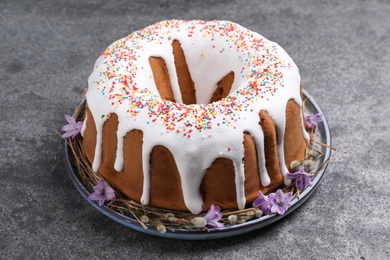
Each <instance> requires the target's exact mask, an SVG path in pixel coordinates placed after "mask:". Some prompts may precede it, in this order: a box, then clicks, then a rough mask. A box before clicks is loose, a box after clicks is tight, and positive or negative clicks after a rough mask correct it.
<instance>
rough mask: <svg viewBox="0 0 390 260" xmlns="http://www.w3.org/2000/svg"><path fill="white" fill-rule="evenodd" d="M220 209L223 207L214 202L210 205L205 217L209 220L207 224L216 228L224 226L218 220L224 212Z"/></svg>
mask: <svg viewBox="0 0 390 260" xmlns="http://www.w3.org/2000/svg"><path fill="white" fill-rule="evenodd" d="M220 211H221V209H220V208H219V207H218V206H214V204H213V205H211V206H210V209H209V211H208V212H207V214H206V216H204V219H205V220H206V221H207V225H209V226H213V227H216V228H220V227H223V226H224V225H223V224H222V223H220V222H218V220H220V219H221V218H222V213H221V212H220Z"/></svg>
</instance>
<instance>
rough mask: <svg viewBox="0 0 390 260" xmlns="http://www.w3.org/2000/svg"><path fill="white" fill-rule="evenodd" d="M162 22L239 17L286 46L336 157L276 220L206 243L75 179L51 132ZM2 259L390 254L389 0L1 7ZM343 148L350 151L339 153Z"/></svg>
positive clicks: (6, 2)
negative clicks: (127, 49) (114, 212)
mask: <svg viewBox="0 0 390 260" xmlns="http://www.w3.org/2000/svg"><path fill="white" fill-rule="evenodd" d="M165 19H205V20H214V19H218V20H231V21H234V22H237V23H239V24H241V25H243V26H245V27H247V28H249V29H251V30H253V31H256V32H259V33H260V34H262V35H263V36H265V37H266V38H268V39H270V40H273V41H275V42H277V43H279V44H280V45H281V46H282V47H283V48H284V49H285V50H286V51H287V52H288V53H289V54H290V56H291V57H292V58H293V59H294V61H295V63H296V64H297V65H298V67H299V68H300V73H301V77H302V84H303V87H304V88H305V89H306V90H307V91H308V93H309V94H310V95H312V96H313V97H314V98H315V99H316V100H317V102H318V103H319V105H320V106H321V108H322V109H323V111H324V114H325V115H326V118H327V120H328V123H329V125H330V129H331V133H332V141H333V145H334V147H335V148H336V149H337V152H335V153H333V155H337V156H336V157H335V158H334V159H333V161H332V162H331V164H330V165H329V167H328V170H327V173H326V175H325V177H324V179H323V181H322V182H321V184H320V185H319V187H318V189H317V190H316V191H315V193H314V194H313V195H312V196H311V197H310V198H309V200H307V201H306V202H305V203H304V204H303V205H302V206H301V207H300V208H298V209H297V210H295V211H294V212H292V213H291V214H289V215H288V216H286V217H285V218H283V219H282V220H280V221H278V222H276V223H275V224H273V225H271V226H268V227H266V228H263V229H260V230H257V231H254V232H250V233H247V234H244V235H240V236H235V237H230V238H224V239H218V240H210V241H187V240H173V239H166V238H160V237H155V236H151V235H148V234H144V233H140V232H137V231H134V230H132V229H129V228H125V227H123V226H122V225H120V224H118V223H116V222H114V221H112V220H111V219H109V218H108V217H106V216H104V215H103V214H101V213H100V212H98V211H97V210H96V209H94V208H93V207H92V206H91V205H90V204H89V203H88V202H87V201H86V200H85V199H83V198H82V197H81V196H80V194H79V192H78V191H77V190H76V188H75V187H74V185H73V184H72V182H71V180H70V178H69V175H68V173H67V170H66V167H65V162H64V158H63V146H62V145H63V143H62V141H61V139H60V138H59V136H58V135H57V134H55V130H57V131H59V130H60V129H61V127H62V126H63V125H64V124H65V123H66V122H65V120H64V114H65V113H72V112H73V110H74V107H75V106H76V105H77V104H78V103H79V101H80V100H81V98H82V94H83V91H84V89H85V88H86V86H87V83H86V82H87V79H88V76H89V74H90V73H91V71H92V68H93V64H94V62H95V60H96V58H97V57H98V56H99V55H100V54H101V53H102V52H103V50H104V49H105V48H106V47H107V46H108V45H109V44H110V43H111V42H113V41H115V40H117V39H120V38H122V37H124V36H126V35H127V34H129V33H131V32H133V31H135V30H137V29H140V28H143V27H145V26H147V25H149V24H151V23H153V22H155V21H160V20H165ZM0 54H1V55H0V90H1V91H0V108H1V112H0V118H1V120H0V166H1V168H0V259H389V258H390V235H389V234H390V213H389V210H390V182H389V176H390V164H389V161H388V160H389V152H390V148H389V147H390V129H389V125H390V116H389V115H390V106H389V104H388V99H389V97H390V90H389V86H390V2H389V1H386V0H374V1H352V0H351V1H328V0H323V1H295V0H294V1H287V0H286V1H271V0H269V1H255V0H245V1H233V0H232V1H230V0H225V1H210V0H207V1H173V0H156V1H151V0H147V1H123V0H121V1H92V0H87V1H76V0H72V1H65V0H59V1H49V0H43V1H27V0H20V1H13V0H1V1H0ZM343 151H347V152H346V153H342V152H343Z"/></svg>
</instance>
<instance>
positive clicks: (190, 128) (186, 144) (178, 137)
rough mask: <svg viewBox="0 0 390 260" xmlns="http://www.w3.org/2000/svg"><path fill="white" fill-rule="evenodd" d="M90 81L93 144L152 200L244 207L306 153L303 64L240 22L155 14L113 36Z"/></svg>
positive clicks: (191, 206)
mask: <svg viewBox="0 0 390 260" xmlns="http://www.w3.org/2000/svg"><path fill="white" fill-rule="evenodd" d="M88 84H89V86H88V90H87V93H86V101H87V107H86V113H85V114H86V115H85V119H84V124H83V129H82V136H83V140H82V146H83V149H84V151H85V154H86V156H87V158H88V160H89V161H90V163H91V164H92V169H93V170H94V171H95V172H99V173H100V174H101V176H102V177H103V178H104V179H106V181H107V182H109V183H110V184H111V185H113V186H114V187H115V188H116V189H118V190H120V191H121V192H122V193H124V194H125V195H127V196H128V197H129V198H131V199H133V200H135V201H138V202H140V203H142V204H144V205H150V206H154V207H159V208H164V209H171V210H181V211H183V210H184V211H187V210H189V211H191V212H192V213H194V214H197V213H200V212H202V211H204V210H207V209H209V207H210V205H212V204H214V205H218V206H220V207H221V209H231V208H239V209H242V208H244V207H245V205H246V204H248V203H250V202H252V201H253V200H254V199H255V198H256V197H257V196H258V192H259V191H262V192H263V193H266V192H268V191H270V190H273V189H275V188H276V187H278V186H280V185H282V184H283V183H284V184H288V183H289V182H290V181H291V180H290V179H289V178H288V176H287V173H288V171H289V169H288V166H289V165H290V163H291V161H293V160H301V159H302V158H303V157H304V151H305V149H306V145H307V142H308V135H307V133H306V131H305V128H304V120H303V111H302V98H301V82H300V76H299V71H298V68H297V67H296V65H295V64H294V62H293V61H292V59H291V58H290V57H289V56H288V54H287V53H286V52H285V51H284V50H283V49H282V48H281V47H280V46H278V45H277V44H276V43H274V42H271V41H269V40H267V39H265V38H264V37H262V36H261V35H259V34H258V33H255V32H252V31H250V30H248V29H245V28H243V27H242V26H240V25H238V24H236V23H232V22H228V21H199V20H193V21H179V20H168V21H162V22H158V23H155V24H153V25H151V26H148V27H146V28H144V29H142V30H139V31H136V32H134V33H132V34H130V35H129V36H127V37H125V38H123V39H120V40H118V41H116V42H114V43H113V44H111V45H110V46H109V47H108V48H107V49H106V50H105V51H104V52H103V54H102V55H101V56H100V57H99V58H98V60H97V61H96V64H95V67H94V71H93V73H92V74H91V76H90V78H89V81H88Z"/></svg>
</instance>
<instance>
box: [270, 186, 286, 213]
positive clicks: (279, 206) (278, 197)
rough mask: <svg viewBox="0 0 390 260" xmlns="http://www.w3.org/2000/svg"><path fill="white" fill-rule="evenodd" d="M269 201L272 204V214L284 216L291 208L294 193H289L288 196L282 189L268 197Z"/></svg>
mask: <svg viewBox="0 0 390 260" xmlns="http://www.w3.org/2000/svg"><path fill="white" fill-rule="evenodd" d="M268 198H269V201H270V202H271V205H272V206H271V212H272V213H278V214H279V215H283V214H284V212H286V210H287V209H288V208H289V207H291V204H290V202H291V198H292V192H288V193H286V194H284V193H283V191H282V190H281V189H279V190H277V191H276V194H275V193H271V194H269V195H268Z"/></svg>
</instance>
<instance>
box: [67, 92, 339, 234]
mask: <svg viewBox="0 0 390 260" xmlns="http://www.w3.org/2000/svg"><path fill="white" fill-rule="evenodd" d="M303 94H304V97H305V98H306V99H307V100H306V103H305V113H321V114H322V115H324V113H323V112H322V110H321V108H320V107H319V106H318V104H317V102H316V101H315V100H314V99H313V98H312V97H311V96H310V95H309V94H308V93H307V92H306V91H305V90H304V91H303ZM318 133H319V137H318V139H317V140H318V141H320V142H322V143H324V144H327V145H328V146H330V145H331V137H330V131H329V126H328V123H327V121H326V118H325V116H323V123H322V124H320V125H319V127H318ZM64 152H65V160H66V165H67V168H68V172H69V175H70V178H71V180H72V182H73V183H74V185H75V186H76V188H77V190H78V191H79V192H80V193H81V195H82V196H83V197H84V198H85V199H86V200H87V201H88V202H89V203H90V204H91V205H92V206H93V207H94V208H96V209H97V210H99V211H100V212H101V213H103V214H104V215H106V216H107V217H109V218H111V219H112V220H114V221H116V222H118V223H120V224H122V225H124V226H125V227H129V228H131V229H134V230H138V231H140V232H144V233H147V234H150V235H155V236H160V237H166V238H176V239H190V240H202V239H217V238H224V237H230V236H236V235H240V234H244V233H247V232H250V231H254V230H257V229H260V228H263V227H265V226H268V225H270V224H273V223H274V222H275V221H278V220H279V219H281V218H283V217H285V216H287V215H288V214H289V213H291V212H293V211H294V210H295V209H297V208H298V207H299V206H300V205H302V204H303V203H304V202H305V201H306V200H307V199H308V198H309V197H310V195H311V194H313V192H314V191H315V189H316V188H317V187H318V185H319V183H320V181H321V179H322V177H323V176H324V174H325V170H326V166H325V167H324V168H323V169H322V170H321V171H320V172H319V173H318V174H317V175H316V176H315V178H314V179H313V180H312V183H313V185H312V186H310V187H308V188H306V189H305V191H304V192H303V193H301V195H300V198H299V199H294V200H293V201H292V202H291V204H292V206H291V207H290V208H289V209H288V210H287V211H286V213H285V214H284V215H277V214H270V215H264V216H263V217H261V218H258V219H254V220H251V221H248V222H246V223H243V224H237V225H234V226H226V227H222V228H210V229H209V230H208V231H204V230H196V229H181V228H174V229H173V230H172V231H171V230H167V232H166V233H164V234H163V233H160V232H158V231H157V230H156V229H155V228H153V227H150V228H148V229H144V228H143V227H142V226H141V225H140V224H139V223H138V221H137V220H136V219H134V218H133V217H130V216H126V215H123V214H121V213H119V212H117V211H114V210H112V209H111V208H109V207H107V206H105V205H104V206H102V207H99V206H98V204H97V203H96V202H94V201H91V200H89V199H88V196H89V194H90V191H89V190H91V189H90V188H89V189H87V187H85V185H84V184H83V182H82V181H81V180H80V178H79V174H78V171H77V169H76V168H75V167H74V165H73V164H72V163H71V160H70V156H72V154H71V152H70V151H69V149H68V144H67V142H64ZM322 153H323V155H324V156H323V157H321V159H320V160H318V161H317V163H318V165H320V164H322V163H323V162H324V161H326V160H328V158H329V157H330V149H329V148H326V147H322Z"/></svg>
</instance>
